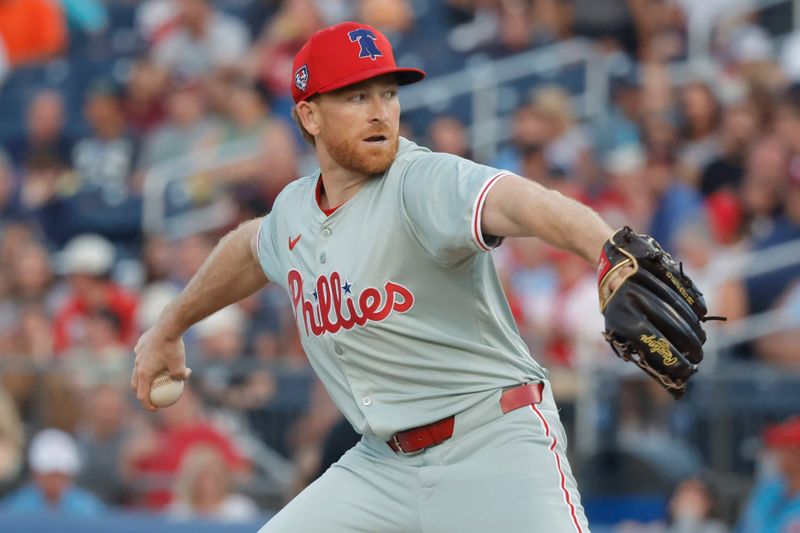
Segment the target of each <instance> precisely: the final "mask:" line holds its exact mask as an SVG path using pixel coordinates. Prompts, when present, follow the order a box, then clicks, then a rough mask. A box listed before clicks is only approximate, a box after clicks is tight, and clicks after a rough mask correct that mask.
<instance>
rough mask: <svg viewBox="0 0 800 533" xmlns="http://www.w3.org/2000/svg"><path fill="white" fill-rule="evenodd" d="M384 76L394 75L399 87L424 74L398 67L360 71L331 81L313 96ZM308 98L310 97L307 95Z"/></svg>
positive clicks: (414, 69)
mask: <svg viewBox="0 0 800 533" xmlns="http://www.w3.org/2000/svg"><path fill="white" fill-rule="evenodd" d="M384 74H394V75H395V76H396V77H397V83H398V84H400V85H410V84H412V83H416V82H418V81H422V80H423V79H424V78H425V72H424V71H422V70H420V69H417V68H400V67H378V68H372V69H367V70H361V71H359V72H355V73H353V74H350V75H349V76H345V77H344V78H340V79H338V80H336V81H333V82H331V83H329V84H327V85H323V86H322V87H320V88H319V89H317V91H316V92H315V93H314V94H325V93H329V92H333V91H335V90H337V89H342V88H344V87H347V86H348V85H355V84H356V83H360V82H362V81H366V80H369V79H372V78H377V77H378V76H383V75H384ZM309 96H310V95H309Z"/></svg>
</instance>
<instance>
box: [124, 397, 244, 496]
mask: <svg viewBox="0 0 800 533" xmlns="http://www.w3.org/2000/svg"><path fill="white" fill-rule="evenodd" d="M159 422H160V424H161V427H159V428H158V429H154V428H146V427H144V428H139V429H137V431H135V432H132V433H131V434H130V437H129V440H128V441H127V442H126V443H125V444H124V445H123V448H124V449H123V452H122V454H121V456H120V460H121V463H120V465H121V471H122V472H123V475H124V476H125V479H126V481H127V483H129V484H130V485H131V486H132V487H134V488H135V489H136V488H138V489H140V492H141V494H140V497H139V498H138V500H139V501H140V503H141V504H142V505H144V506H145V507H148V508H150V509H163V508H164V507H165V506H167V505H169V503H170V502H171V501H172V499H173V496H174V495H173V494H172V492H171V488H172V485H173V483H174V480H175V476H176V474H177V472H178V469H179V467H180V464H181V461H182V460H183V458H184V457H185V456H186V454H187V453H188V452H189V451H190V450H191V449H192V448H193V447H194V446H196V445H201V444H202V445H208V446H211V447H214V448H215V449H217V450H218V451H219V452H220V453H221V454H222V456H223V457H224V458H225V463H226V465H227V468H228V469H229V470H230V471H231V472H232V473H233V474H234V475H237V476H241V475H243V474H244V473H246V472H247V471H248V469H249V466H248V463H247V461H246V460H245V459H244V458H243V457H242V455H241V453H240V452H239V451H238V449H237V446H236V444H235V443H234V442H233V440H232V439H231V438H230V437H229V436H227V435H226V434H224V433H223V432H221V431H220V430H218V429H217V428H216V427H215V426H214V424H213V423H211V422H210V421H209V420H208V419H207V417H206V415H205V410H204V407H203V405H202V402H201V401H200V398H199V397H198V396H197V394H196V393H195V392H194V391H193V390H192V389H191V388H189V387H188V386H184V390H183V395H182V396H181V399H180V401H178V402H177V403H176V404H175V405H173V406H172V407H170V408H169V409H162V410H161V411H159Z"/></svg>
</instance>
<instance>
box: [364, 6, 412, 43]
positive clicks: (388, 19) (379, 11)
mask: <svg viewBox="0 0 800 533" xmlns="http://www.w3.org/2000/svg"><path fill="white" fill-rule="evenodd" d="M357 12H358V20H360V21H363V22H364V24H369V25H370V26H372V27H374V28H377V29H379V30H380V31H381V32H383V33H384V34H385V35H391V36H393V37H395V36H397V35H398V34H403V33H406V32H408V31H409V30H410V29H411V28H412V26H413V25H414V8H413V6H412V4H411V2H410V1H409V0H360V1H359V2H358V8H357Z"/></svg>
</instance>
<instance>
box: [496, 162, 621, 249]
mask: <svg viewBox="0 0 800 533" xmlns="http://www.w3.org/2000/svg"><path fill="white" fill-rule="evenodd" d="M482 227H483V231H484V232H485V233H488V234H489V235H498V236H502V237H539V238H541V239H542V240H544V241H546V242H548V243H550V244H552V245H553V246H556V247H558V248H561V249H564V250H569V251H571V252H573V253H575V254H577V255H579V256H581V257H582V258H584V259H585V260H586V261H588V262H590V263H595V262H596V261H597V259H598V257H599V255H600V250H601V248H602V247H603V244H604V243H605V241H606V240H607V239H608V238H609V237H610V236H611V235H612V233H613V231H612V229H611V228H610V227H609V225H608V224H606V223H605V221H604V220H603V219H602V218H600V215H598V214H597V213H596V212H595V211H594V210H592V209H591V208H590V207H588V206H585V205H583V204H581V203H580V202H577V201H575V200H573V199H571V198H567V197H566V196H564V195H562V194H560V193H558V192H556V191H553V190H550V189H546V188H544V187H542V186H541V185H539V184H538V183H535V182H532V181H529V180H525V179H523V178H520V177H517V176H510V177H507V178H504V179H502V180H500V181H499V182H497V185H496V186H495V187H494V188H493V189H492V190H491V191H490V193H489V196H488V198H487V199H486V206H485V207H484V213H483V219H482Z"/></svg>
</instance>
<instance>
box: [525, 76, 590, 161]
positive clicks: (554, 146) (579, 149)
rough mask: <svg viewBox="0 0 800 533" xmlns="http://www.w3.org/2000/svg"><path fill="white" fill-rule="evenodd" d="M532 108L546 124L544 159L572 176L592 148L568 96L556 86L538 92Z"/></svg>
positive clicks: (534, 97) (543, 88)
mask: <svg viewBox="0 0 800 533" xmlns="http://www.w3.org/2000/svg"><path fill="white" fill-rule="evenodd" d="M532 103H533V108H534V110H535V111H536V112H537V113H539V115H540V116H541V117H542V118H543V120H544V128H545V135H546V140H545V143H546V145H545V156H546V157H547V161H548V163H549V164H550V166H551V167H553V168H556V169H558V170H560V171H561V172H564V173H570V172H571V171H572V170H573V169H574V168H575V166H576V165H577V164H578V160H579V159H580V158H581V157H582V156H584V155H585V153H586V152H587V151H588V150H589V148H590V139H589V137H588V135H587V134H586V132H585V131H584V130H583V127H582V126H581V125H580V124H578V122H577V120H576V119H575V111H574V109H573V108H572V103H571V102H570V99H569V94H568V93H567V92H566V91H565V90H564V89H562V88H560V87H557V86H545V87H542V88H540V89H537V90H536V92H535V93H534V95H533V101H532Z"/></svg>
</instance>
